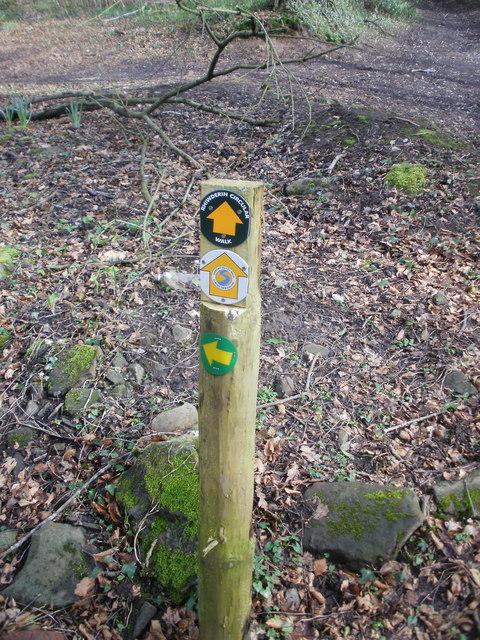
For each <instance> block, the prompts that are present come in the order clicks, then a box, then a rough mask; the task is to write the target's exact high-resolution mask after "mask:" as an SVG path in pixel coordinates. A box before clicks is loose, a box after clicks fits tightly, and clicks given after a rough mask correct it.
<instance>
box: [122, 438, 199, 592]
mask: <svg viewBox="0 0 480 640" xmlns="http://www.w3.org/2000/svg"><path fill="white" fill-rule="evenodd" d="M197 463H198V454H197V440H196V438H194V437H192V436H191V435H186V436H180V437H178V438H175V439H172V440H168V441H166V442H159V443H155V444H152V445H150V446H149V447H147V448H146V449H145V451H143V452H142V454H141V456H140V457H139V458H138V460H137V461H136V463H135V464H134V465H133V466H132V467H131V468H130V469H128V471H126V472H125V473H123V474H122V476H121V477H120V479H119V481H118V485H117V491H116V494H115V495H116V500H117V503H118V505H119V506H120V508H121V510H122V511H123V513H124V514H125V516H126V518H127V520H128V522H129V523H130V524H131V526H132V527H133V528H134V529H138V531H137V533H138V540H139V547H140V550H141V553H142V559H143V560H144V561H145V560H146V558H147V557H148V558H149V562H148V565H146V566H145V567H144V568H143V572H142V573H143V575H144V576H145V577H148V578H153V579H154V580H155V581H156V582H157V583H159V585H160V586H161V588H162V590H163V591H164V592H165V594H166V596H167V597H168V598H169V599H170V600H171V602H172V603H174V604H180V603H182V602H184V601H185V600H186V599H187V598H188V597H189V595H190V592H191V589H192V587H193V586H194V584H195V582H196V576H197V572H198V555H197V533H198V509H199V495H198V469H197Z"/></svg>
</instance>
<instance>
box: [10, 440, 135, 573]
mask: <svg viewBox="0 0 480 640" xmlns="http://www.w3.org/2000/svg"><path fill="white" fill-rule="evenodd" d="M131 455H132V454H131V453H130V452H129V453H126V454H124V455H123V456H120V457H119V458H115V459H114V460H110V462H109V463H108V464H106V465H105V466H103V467H102V468H101V469H100V470H99V471H97V473H95V474H94V475H93V476H92V477H91V478H89V479H88V480H87V481H86V482H85V484H83V485H82V486H81V487H79V488H78V489H77V490H76V491H75V492H74V493H73V494H72V495H71V496H70V498H69V499H68V500H67V501H66V502H64V503H63V504H62V506H61V507H60V508H59V509H57V510H56V511H55V512H54V513H52V514H51V515H49V516H48V518H45V520H43V521H42V522H40V523H39V524H37V526H36V527H34V528H33V529H32V530H31V531H29V532H28V533H27V534H26V535H25V536H23V538H21V539H20V540H18V541H17V542H15V544H12V546H11V547H9V548H8V549H7V550H6V551H4V552H3V553H2V554H1V555H0V560H3V559H4V558H6V557H7V556H8V555H9V554H10V553H14V552H15V551H17V549H20V547H21V546H22V545H23V544H24V543H25V542H26V541H27V540H29V539H30V538H31V537H32V536H33V534H34V533H36V532H37V531H38V530H39V529H40V528H41V527H43V525H44V524H46V523H47V522H52V521H53V520H55V518H57V517H58V516H59V515H60V514H61V513H63V512H64V511H65V509H66V508H67V507H68V506H69V505H70V504H71V503H72V502H73V501H74V500H75V498H77V497H78V496H79V495H80V494H81V493H82V491H84V490H85V489H86V488H87V487H89V486H90V485H91V484H92V482H95V480H96V479H97V478H99V477H100V476H101V475H103V474H104V473H105V472H106V471H108V469H110V467H111V466H112V465H114V464H117V463H118V462H119V461H120V460H123V458H126V457H128V456H131Z"/></svg>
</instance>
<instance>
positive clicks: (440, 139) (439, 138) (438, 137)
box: [411, 129, 464, 150]
mask: <svg viewBox="0 0 480 640" xmlns="http://www.w3.org/2000/svg"><path fill="white" fill-rule="evenodd" d="M411 136H412V138H420V139H421V140H425V142H428V143H429V144H431V145H433V146H436V147H442V148H443V149H454V150H455V149H462V148H463V147H464V145H462V143H460V142H459V141H458V140H454V139H453V138H450V137H448V136H447V135H445V134H444V133H440V131H437V130H436V129H418V130H416V131H414V132H413V133H411Z"/></svg>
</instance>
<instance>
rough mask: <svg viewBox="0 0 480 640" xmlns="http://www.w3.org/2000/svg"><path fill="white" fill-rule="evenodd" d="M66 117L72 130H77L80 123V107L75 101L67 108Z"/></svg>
mask: <svg viewBox="0 0 480 640" xmlns="http://www.w3.org/2000/svg"><path fill="white" fill-rule="evenodd" d="M67 111H68V115H69V116H70V120H71V122H72V127H73V128H74V129H79V128H80V124H81V121H82V105H81V104H79V103H78V102H77V101H76V100H72V102H71V103H70V106H69V107H67Z"/></svg>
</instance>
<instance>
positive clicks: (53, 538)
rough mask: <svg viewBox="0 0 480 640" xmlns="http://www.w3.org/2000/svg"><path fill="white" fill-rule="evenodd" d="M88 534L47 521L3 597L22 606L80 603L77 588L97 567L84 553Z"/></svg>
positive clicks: (67, 525) (55, 607)
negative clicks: (77, 601)
mask: <svg viewBox="0 0 480 640" xmlns="http://www.w3.org/2000/svg"><path fill="white" fill-rule="evenodd" d="M86 544H87V537H86V535H85V531H84V530H83V529H82V528H81V527H74V526H72V525H70V524H64V523H57V522H47V523H45V524H44V525H43V526H42V527H41V528H40V529H39V530H38V531H37V532H36V533H34V534H33V536H32V541H31V544H30V549H29V551H28V555H27V559H26V561H25V564H24V565H23V566H22V568H21V569H20V571H19V572H18V573H17V575H16V576H15V579H14V581H13V582H12V583H11V584H10V585H9V586H8V587H7V588H6V589H4V590H3V591H2V596H4V597H7V598H15V600H16V601H17V602H19V603H21V604H23V605H28V606H30V605H32V604H35V605H37V606H38V607H49V608H53V609H61V608H63V607H66V606H68V605H71V604H73V603H74V602H75V601H76V600H78V596H76V595H75V587H76V586H77V584H78V583H79V582H80V580H81V579H82V578H84V577H86V576H87V575H88V574H89V573H90V571H91V570H92V569H93V568H94V564H95V563H94V562H93V560H92V558H91V554H87V553H85V552H84V551H83V549H84V547H85V546H86Z"/></svg>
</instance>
